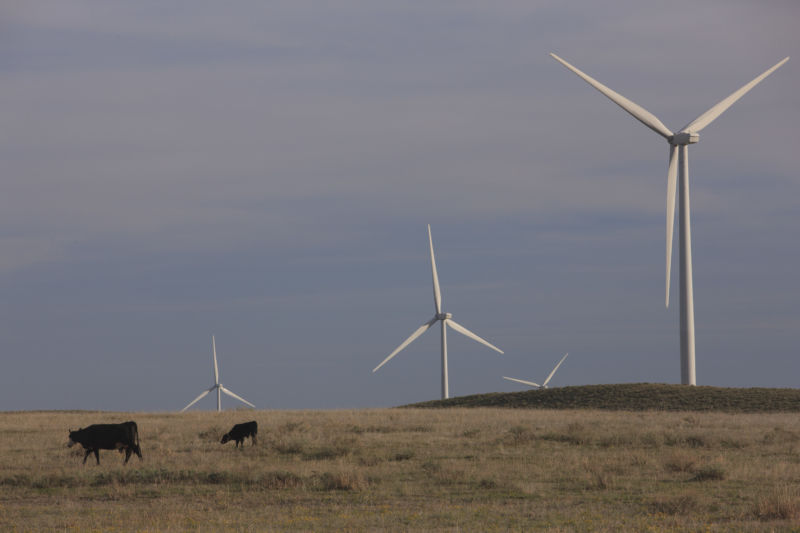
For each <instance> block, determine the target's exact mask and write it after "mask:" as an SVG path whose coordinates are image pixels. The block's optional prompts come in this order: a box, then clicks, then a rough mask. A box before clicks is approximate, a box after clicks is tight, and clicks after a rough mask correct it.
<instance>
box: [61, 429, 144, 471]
mask: <svg viewBox="0 0 800 533" xmlns="http://www.w3.org/2000/svg"><path fill="white" fill-rule="evenodd" d="M75 444H80V445H81V446H83V448H84V449H85V450H86V455H84V456H83V464H86V458H87V457H89V454H90V453H92V452H94V457H95V459H97V464H100V453H99V450H119V453H122V450H125V463H124V464H128V459H130V458H131V453H135V454H136V455H138V456H139V460H140V461H141V459H142V450H141V448H139V428H138V427H137V426H136V422H133V421H129V422H123V423H121V424H93V425H91V426H89V427H85V428H83V429H79V430H77V431H70V432H69V444H67V446H69V447H72V446H74V445H75Z"/></svg>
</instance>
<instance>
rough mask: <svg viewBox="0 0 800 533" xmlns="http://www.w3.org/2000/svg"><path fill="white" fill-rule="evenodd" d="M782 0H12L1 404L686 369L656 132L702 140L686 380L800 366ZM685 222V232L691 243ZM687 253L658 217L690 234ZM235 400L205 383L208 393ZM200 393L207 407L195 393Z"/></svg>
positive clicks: (355, 394) (173, 402)
mask: <svg viewBox="0 0 800 533" xmlns="http://www.w3.org/2000/svg"><path fill="white" fill-rule="evenodd" d="M799 18H800V5H799V4H797V3H796V2H794V1H791V0H785V1H779V0H774V1H764V2H751V1H749V0H708V1H705V2H694V1H688V0H676V1H673V2H668V3H665V2H649V1H648V2H642V1H620V0H616V1H611V2H603V3H602V5H601V3H598V2H594V1H590V0H585V1H572V2H561V1H555V0H552V1H551V0H541V1H538V0H534V1H525V2H521V1H518V0H498V1H496V2H483V1H470V0H467V1H463V2H453V1H447V0H432V1H428V2H411V3H409V2H395V1H391V0H389V1H385V2H374V1H367V0H342V1H333V2H308V1H303V0H277V1H272V2H261V1H244V0H242V1H236V0H234V1H232V2H224V3H219V2H202V1H201V2H198V1H191V2H189V1H176V2H170V3H164V2H160V1H155V0H141V1H137V2H123V1H118V0H109V1H104V2H96V1H81V0H40V1H37V2H5V3H3V4H2V5H0V116H2V123H3V125H4V127H3V128H0V161H2V170H0V173H1V174H0V176H1V178H0V180H1V181H0V184H1V186H2V194H0V302H2V304H1V305H0V313H2V316H0V339H1V341H0V342H2V346H3V350H2V353H3V355H2V358H1V359H0V360H1V361H2V367H3V369H2V372H0V411H10V410H33V409H87V410H95V409H96V410H109V411H132V412H137V411H173V410H179V409H181V408H182V407H184V406H185V405H186V404H187V403H189V402H190V401H191V400H192V399H193V398H195V397H196V396H197V395H198V394H200V393H201V392H202V391H203V390H204V389H206V388H208V387H210V386H211V385H212V384H213V373H212V363H211V336H212V335H215V338H216V346H217V355H218V358H219V366H220V377H221V382H222V383H223V384H224V385H225V386H226V387H228V388H229V389H230V390H232V391H234V392H235V393H237V394H239V395H241V396H243V397H244V398H246V399H247V400H249V401H250V402H252V403H254V404H255V405H256V406H257V407H258V408H260V409H332V408H370V407H386V406H394V405H403V404H407V403H412V402H417V401H424V400H431V399H437V398H438V397H439V395H440V360H439V357H440V356H439V333H438V328H437V330H432V331H429V332H427V333H426V334H425V335H423V336H422V337H420V338H419V339H418V340H417V341H415V342H414V343H413V344H412V345H410V346H409V347H408V348H407V349H406V350H405V351H403V352H401V353H400V354H399V355H398V356H396V357H395V358H394V359H392V360H391V361H390V362H389V363H387V364H386V365H385V366H384V367H382V368H381V369H380V370H379V371H378V372H377V373H372V369H373V368H374V367H375V366H376V365H377V364H378V363H380V362H381V361H382V360H383V359H384V358H385V357H386V356H387V355H388V354H389V353H390V352H391V351H392V350H393V349H394V348H395V347H396V346H397V345H399V344H400V343H401V342H402V341H403V340H404V339H405V338H406V337H407V336H408V335H410V334H411V332H413V331H414V330H415V329H416V328H417V327H418V326H420V325H421V324H423V323H424V322H426V321H427V320H429V319H430V318H431V317H432V316H433V314H434V307H433V298H432V291H431V274H430V264H429V258H428V242H427V230H426V225H427V224H431V229H432V235H433V242H434V246H435V250H436V260H437V265H438V269H439V278H440V281H441V287H442V294H443V302H444V310H445V311H447V312H450V313H453V315H454V319H455V320H457V321H458V322H459V323H460V324H462V325H464V326H466V327H467V328H469V329H471V330H472V331H474V332H475V333H477V334H478V335H480V336H482V337H484V338H485V339H487V340H488V341H490V342H492V343H494V344H496V345H497V346H499V347H500V348H501V349H503V350H504V351H505V354H504V355H498V354H496V353H495V352H493V351H491V350H489V349H488V348H486V347H484V346H482V345H480V344H477V343H475V342H473V341H471V340H469V339H467V338H465V337H462V336H460V335H458V334H457V333H455V332H452V331H451V332H450V334H449V337H448V347H449V363H450V364H449V372H450V393H451V396H461V395H467V394H476V393H484V392H495V391H514V390H523V389H524V388H525V387H524V386H521V385H517V384H514V383H511V382H507V381H505V380H503V379H502V378H501V376H514V377H518V378H522V379H527V380H533V381H540V380H542V379H543V378H544V377H545V376H546V375H547V373H549V371H550V369H551V368H552V367H553V365H554V364H555V363H556V362H557V361H558V359H559V358H560V357H561V356H562V355H563V354H564V353H566V352H569V353H570V356H569V358H568V359H567V360H566V361H565V362H564V364H563V365H562V367H561V368H560V369H559V371H558V373H557V374H556V375H555V377H554V378H553V380H552V382H551V385H552V386H569V385H583V384H598V383H626V382H660V383H679V382H680V358H679V334H678V305H677V302H678V279H677V277H676V276H677V272H678V269H677V256H678V253H677V247H676V248H675V251H674V253H673V282H672V291H671V301H672V305H671V306H670V308H669V309H665V307H664V246H665V245H664V238H665V237H664V235H665V229H664V225H665V198H666V174H667V157H668V146H667V144H666V143H665V142H664V140H663V139H662V138H660V137H659V136H658V135H656V134H654V133H653V132H651V131H650V130H648V129H647V128H645V127H644V126H643V125H642V124H640V123H639V122H637V121H636V120H635V119H633V118H632V117H631V116H629V115H628V114H627V113H625V112H624V111H623V110H621V109H620V108H618V107H617V106H616V105H614V104H613V103H612V102H610V101H609V100H607V99H606V98H604V97H603V96H602V95H601V94H599V93H598V92H596V91H595V90H594V89H592V88H591V87H589V86H588V85H587V84H586V83H585V82H583V81H582V80H580V79H579V78H578V77H576V76H575V75H574V74H572V73H571V72H569V71H568V70H566V69H565V68H564V67H562V66H561V65H559V64H558V63H557V62H555V61H554V60H553V59H552V58H550V57H549V55H548V54H549V53H550V52H555V53H557V54H558V55H559V56H561V57H563V58H564V59H566V60H567V61H569V62H571V63H572V64H574V65H575V66H577V67H578V68H580V69H582V70H583V71H585V72H586V73H588V74H589V75H591V76H593V77H595V78H597V79H598V80H600V81H601V82H603V83H604V84H606V85H608V86H610V87H611V88H613V89H614V90H616V91H618V92H620V93H622V94H623V95H625V96H626V97H628V98H630V99H631V100H633V101H635V102H636V103H638V104H640V105H642V106H643V107H645V108H646V109H648V110H649V111H651V112H652V113H654V114H655V115H656V116H658V117H659V118H660V119H661V120H662V122H664V123H665V124H666V125H667V126H668V127H669V128H671V129H673V130H676V129H678V128H680V127H682V126H683V125H685V124H687V123H688V122H689V121H691V120H692V119H694V118H695V117H696V116H697V115H699V114H700V113H702V112H703V111H705V110H706V109H708V108H710V107H711V106H712V105H713V104H715V103H716V102H718V101H719V100H721V99H723V98H724V97H725V96H727V95H728V94H730V93H731V92H733V91H734V90H736V89H738V88H739V87H741V86H742V85H744V84H745V83H746V82H748V81H750V80H751V79H753V78H754V77H756V76H757V75H758V74H760V73H761V72H763V71H764V70H766V69H767V68H768V67H770V66H772V65H773V64H775V63H777V62H778V61H779V60H781V59H782V58H784V57H786V56H793V57H794V59H792V60H790V61H789V62H788V63H786V64H785V65H784V66H783V67H782V68H781V69H779V70H778V71H776V72H775V73H773V74H772V75H771V76H770V77H768V78H767V79H766V80H764V81H763V82H762V83H761V84H760V85H758V86H757V87H756V88H755V89H753V90H752V91H751V92H750V93H748V94H747V95H746V96H745V97H744V98H742V99H741V100H740V101H739V102H737V103H736V104H734V105H733V107H731V108H730V109H729V110H728V111H727V112H726V113H725V114H723V115H722V116H721V117H720V118H719V119H717V120H716V121H715V122H714V123H713V124H712V125H710V126H708V127H707V128H706V129H705V130H703V132H702V134H701V137H700V142H699V143H698V144H696V145H693V146H691V148H690V151H689V161H690V183H691V199H692V219H693V220H692V239H693V250H692V254H693V260H694V290H695V317H696V339H697V382H698V384H699V385H714V386H725V387H798V386H800V378H798V376H800V303H798V296H799V294H798V293H800V282H798V279H797V275H796V273H797V272H798V271H800V247H798V237H797V228H798V227H800V177H799V176H798V171H797V169H798V168H800V151H799V150H798V146H799V144H798V141H800V91H798V89H797V88H798V86H800V63H798V61H800V37H798V34H797V32H796V22H797V20H798V19H799ZM676 235H677V234H676ZM676 245H677V238H676ZM239 405H241V404H238V402H236V401H235V400H233V399H231V398H227V397H223V407H224V408H229V409H233V408H237V407H238V406H239ZM194 408H197V409H213V408H215V402H214V400H213V399H212V398H211V397H210V396H209V397H207V398H204V399H203V400H201V401H200V402H198V403H197V404H196V406H195V407H194Z"/></svg>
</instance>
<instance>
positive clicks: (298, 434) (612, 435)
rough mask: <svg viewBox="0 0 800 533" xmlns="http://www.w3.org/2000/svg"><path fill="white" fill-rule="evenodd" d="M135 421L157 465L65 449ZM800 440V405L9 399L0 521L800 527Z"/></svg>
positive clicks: (399, 527) (56, 525)
mask: <svg viewBox="0 0 800 533" xmlns="http://www.w3.org/2000/svg"><path fill="white" fill-rule="evenodd" d="M131 419H132V420H135V421H136V422H137V423H138V425H139V435H140V440H141V446H142V452H143V455H144V460H143V461H139V459H138V458H137V457H135V456H134V457H132V458H131V462H130V463H129V464H128V465H127V466H123V464H122V461H123V457H122V456H121V455H120V454H119V453H117V452H115V451H101V452H100V465H99V466H97V465H95V464H94V459H93V457H90V458H89V459H88V460H87V463H86V465H85V466H84V465H82V464H81V461H82V458H83V452H82V450H80V449H79V448H80V446H76V447H74V448H67V447H66V443H67V434H68V430H69V429H70V428H73V429H76V428H78V427H83V426H87V425H89V424H92V423H101V422H121V421H125V420H131ZM251 419H255V420H257V421H258V424H259V442H258V444H257V445H256V446H251V445H250V440H249V439H248V440H247V443H246V445H245V447H244V449H241V450H236V449H234V446H233V444H232V443H228V444H226V445H221V444H220V443H219V440H220V438H221V436H222V434H223V433H224V432H226V431H227V430H228V429H229V428H230V426H231V425H233V424H234V423H237V422H243V421H247V420H251ZM798 452H800V420H798V417H797V415H795V414H788V413H769V414H764V413H762V414H730V413H728V414H725V413H698V412H659V411H644V412H623V411H601V410H569V409H567V410H545V409H500V408H472V409H466V408H450V409H416V408H402V409H374V410H349V411H227V412H222V413H216V412H189V413H184V414H172V413H135V414H133V413H108V412H14V413H0V530H1V531H220V530H226V531H227V530H230V531H280V530H284V531H320V530H335V531H530V530H539V529H541V530H545V529H546V530H550V531H620V530H624V531H663V530H692V531H699V530H702V531H731V530H739V531H740V530H746V531H753V530H755V531H774V530H792V529H794V530H800V485H799V484H798V483H799V482H800V460H798Z"/></svg>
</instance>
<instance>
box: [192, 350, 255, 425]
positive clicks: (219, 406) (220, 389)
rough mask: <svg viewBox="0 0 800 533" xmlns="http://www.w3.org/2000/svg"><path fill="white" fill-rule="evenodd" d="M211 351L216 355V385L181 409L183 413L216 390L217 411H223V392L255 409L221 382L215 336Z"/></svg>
mask: <svg viewBox="0 0 800 533" xmlns="http://www.w3.org/2000/svg"><path fill="white" fill-rule="evenodd" d="M211 351H212V352H213V354H214V384H213V385H212V386H211V387H210V388H209V389H208V390H205V391H203V393H202V394H201V395H200V396H198V397H197V398H195V399H194V400H192V402H191V403H190V404H189V405H187V406H186V407H184V408H183V409H181V413H182V412H184V411H185V410H187V409H188V408H190V407H191V406H193V405H194V404H196V403H197V401H198V400H200V399H201V398H203V397H204V396H205V395H206V394H208V393H209V392H211V391H213V390H214V389H216V390H217V411H222V397H221V393H223V392H224V393H225V394H227V395H228V396H230V397H231V398H236V399H237V400H239V401H240V402H244V403H246V404H247V405H249V406H250V407H255V405H253V404H252V403H250V402H248V401H247V400H245V399H244V398H242V397H241V396H237V395H236V394H234V393H233V392H231V391H229V390H228V389H226V388H225V387H223V386H222V383H220V382H219V368H218V367H217V344H216V342H215V341H214V336H213V335H212V336H211Z"/></svg>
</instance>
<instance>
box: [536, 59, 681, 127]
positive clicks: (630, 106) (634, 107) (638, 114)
mask: <svg viewBox="0 0 800 533" xmlns="http://www.w3.org/2000/svg"><path fill="white" fill-rule="evenodd" d="M550 55H551V56H553V59H555V60H556V61H558V62H559V63H561V64H562V65H564V66H565V67H567V68H568V69H570V70H571V71H572V72H574V73H575V74H577V75H578V76H580V77H581V78H583V80H584V81H585V82H586V83H588V84H589V85H591V86H592V87H594V88H595V89H597V90H598V91H600V92H601V93H603V94H604V95H606V97H608V98H609V99H610V100H611V101H612V102H614V103H615V104H617V105H618V106H620V107H621V108H622V109H624V110H625V111H627V112H628V113H630V114H631V115H633V117H634V118H635V119H636V120H638V121H639V122H641V123H642V124H644V125H645V126H647V127H648V128H650V129H651V130H653V131H654V132H656V133H658V134H659V135H661V136H662V137H665V138H669V137H672V132H671V131H670V130H669V129H668V128H667V127H666V126H665V125H664V124H662V122H661V121H660V120H658V117H656V116H655V115H654V114H652V113H651V112H650V111H648V110H647V109H645V108H643V107H642V106H640V105H639V104H636V103H634V102H632V101H630V100H628V99H627V98H625V97H624V96H622V95H621V94H619V93H618V92H616V91H613V90H611V89H609V88H608V87H606V86H605V85H603V84H602V83H600V82H599V81H597V80H596V79H594V78H592V77H591V76H589V75H588V74H586V73H584V72H581V71H580V70H578V69H577V68H575V67H573V66H572V65H570V64H569V63H567V62H566V61H564V60H563V59H561V58H560V57H558V56H557V55H555V54H553V53H551V54H550Z"/></svg>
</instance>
